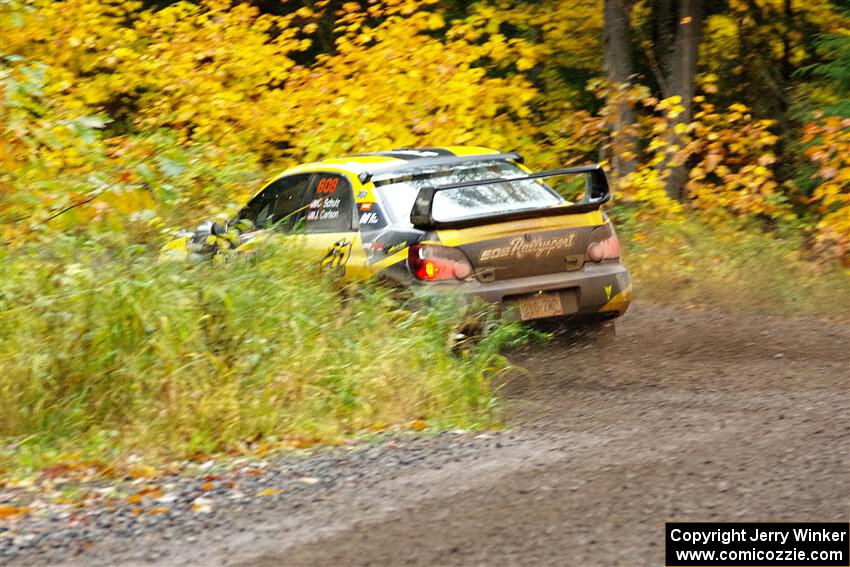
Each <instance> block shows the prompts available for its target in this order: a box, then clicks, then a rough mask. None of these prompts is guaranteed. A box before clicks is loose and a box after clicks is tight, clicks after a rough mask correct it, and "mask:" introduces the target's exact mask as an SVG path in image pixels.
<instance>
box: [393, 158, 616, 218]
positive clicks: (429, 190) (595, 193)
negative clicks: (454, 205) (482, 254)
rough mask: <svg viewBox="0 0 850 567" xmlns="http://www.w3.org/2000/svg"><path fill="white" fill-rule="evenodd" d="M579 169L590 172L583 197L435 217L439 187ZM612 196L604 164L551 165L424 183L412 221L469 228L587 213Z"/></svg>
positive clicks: (571, 171) (534, 176)
mask: <svg viewBox="0 0 850 567" xmlns="http://www.w3.org/2000/svg"><path fill="white" fill-rule="evenodd" d="M577 173H584V174H588V181H587V183H586V185H585V192H584V196H583V197H582V198H581V199H580V200H578V201H576V202H575V203H572V204H569V205H558V206H554V207H544V208H540V209H530V210H520V211H511V212H506V213H496V214H488V215H481V216H473V217H467V218H461V219H457V220H449V221H440V220H437V219H435V218H434V216H433V213H432V209H433V206H434V197H435V196H436V194H437V193H439V192H440V191H446V190H448V189H463V188H464V187H477V186H480V185H494V184H497V183H512V182H516V181H525V180H530V179H544V178H546V177H555V176H558V175H571V174H577ZM609 200H611V191H610V190H609V188H608V179H607V178H606V177H605V172H604V171H603V170H602V167H601V166H599V165H583V166H579V167H568V168H564V169H550V170H548V171H541V172H540V173H531V174H529V175H522V176H519V177H508V178H494V179H482V180H480V181H462V182H459V183H450V184H448V185H439V186H437V187H423V188H422V189H420V190H419V193H418V194H417V195H416V200H415V201H414V203H413V208H412V209H411V211H410V222H411V223H412V224H413V226H414V227H416V228H420V229H451V228H466V227H469V226H477V225H482V224H492V223H498V222H508V221H513V220H521V219H528V218H539V217H550V216H558V215H570V214H576V213H586V212H590V211H595V210H598V209H599V208H600V207H601V206H602V205H603V204H604V203H607V202H608V201H609Z"/></svg>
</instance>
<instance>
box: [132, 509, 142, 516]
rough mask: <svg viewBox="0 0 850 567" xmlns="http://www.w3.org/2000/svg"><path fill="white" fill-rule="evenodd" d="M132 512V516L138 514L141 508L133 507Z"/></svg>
mask: <svg viewBox="0 0 850 567" xmlns="http://www.w3.org/2000/svg"><path fill="white" fill-rule="evenodd" d="M132 513H133V515H134V516H139V515H141V513H142V509H141V508H133V510H132Z"/></svg>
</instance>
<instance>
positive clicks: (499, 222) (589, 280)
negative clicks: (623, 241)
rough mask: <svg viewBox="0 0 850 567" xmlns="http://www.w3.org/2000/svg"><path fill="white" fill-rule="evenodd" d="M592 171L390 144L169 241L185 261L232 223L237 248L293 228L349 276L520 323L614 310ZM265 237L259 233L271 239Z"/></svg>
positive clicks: (601, 199)
mask: <svg viewBox="0 0 850 567" xmlns="http://www.w3.org/2000/svg"><path fill="white" fill-rule="evenodd" d="M609 199H610V193H609V189H608V183H607V181H606V178H605V174H604V172H603V171H602V169H601V168H600V167H599V166H596V165H592V166H585V167H573V168H567V169H559V170H551V171H544V172H541V173H530V172H529V170H528V169H526V168H525V167H524V166H523V165H522V158H521V157H520V156H519V155H518V154H516V153H499V152H497V151H495V150H490V149H487V148H477V147H466V146H452V147H445V148H420V149H399V150H392V151H385V152H375V153H367V154H359V155H354V156H349V157H342V158H337V159H327V160H324V161H320V162H316V163H310V164H305V165H300V166H297V167H294V168H292V169H289V170H287V171H285V172H283V173H282V174H280V175H279V176H277V177H276V178H275V179H274V180H272V181H271V182H270V183H269V184H267V185H266V186H265V187H264V188H263V189H262V190H261V191H260V192H259V193H258V194H257V195H256V196H255V197H254V198H253V199H251V201H250V202H249V203H248V204H247V205H245V207H244V208H243V209H242V210H241V211H240V212H239V214H238V215H237V217H236V218H235V219H233V220H232V221H231V222H229V223H227V224H226V225H222V224H215V223H205V224H203V225H201V226H200V227H199V228H198V230H197V231H195V232H194V233H186V234H184V235H183V236H182V237H181V238H178V239H177V240H175V241H173V242H172V243H170V244H168V245H166V247H165V249H164V253H166V254H172V255H180V254H181V253H182V254H184V255H185V254H186V251H187V250H190V249H192V248H193V247H195V248H197V247H198V246H202V245H203V243H204V242H206V241H207V240H208V239H209V236H210V235H211V234H212V235H217V236H221V235H222V234H224V233H226V232H227V231H228V230H232V231H233V232H231V236H233V233H235V232H236V230H235V228H233V227H237V226H249V227H251V229H250V230H248V231H245V232H241V233H238V236H237V237H236V238H235V240H236V244H237V245H238V246H244V245H245V243H246V242H249V241H251V240H252V239H254V238H256V236H257V235H258V234H263V232H265V231H268V230H270V229H273V230H280V231H284V232H291V233H297V234H300V235H301V236H300V237H299V239H300V240H301V241H302V243H303V245H304V246H306V247H307V249H308V250H311V251H313V250H314V251H315V253H316V259H317V262H321V263H322V265H323V266H324V267H326V268H329V269H332V270H334V271H335V272H336V273H337V275H339V276H341V277H344V278H345V279H366V278H371V277H376V276H377V277H379V278H382V279H387V280H391V281H393V282H395V283H397V284H401V285H404V286H408V287H411V288H413V289H414V291H426V290H427V292H435V291H436V292H443V291H445V292H451V293H454V294H458V295H460V296H462V297H465V298H480V299H483V300H485V301H488V302H493V303H497V304H499V305H500V306H502V307H503V308H505V309H504V313H505V316H506V317H508V318H520V319H522V320H532V319H545V318H556V317H565V316H571V315H600V316H602V318H606V317H616V316H619V315H622V314H623V313H624V312H625V311H626V309H627V308H628V306H629V303H630V302H631V293H632V291H631V282H630V279H629V273H628V271H627V270H626V268H625V266H623V264H621V263H620V259H619V257H620V245H619V242H618V240H617V235H616V233H615V232H614V227H613V226H612V224H611V221H610V220H609V219H608V217H607V215H606V214H605V213H604V212H603V211H602V210H601V207H602V205H603V204H604V203H606V202H607V201H608V200H609ZM266 233H267V232H266Z"/></svg>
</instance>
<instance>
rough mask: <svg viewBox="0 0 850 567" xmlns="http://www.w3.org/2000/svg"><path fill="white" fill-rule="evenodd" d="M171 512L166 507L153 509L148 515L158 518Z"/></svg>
mask: <svg viewBox="0 0 850 567" xmlns="http://www.w3.org/2000/svg"><path fill="white" fill-rule="evenodd" d="M168 511H169V509H168V508H166V507H165V506H157V507H156V508H151V509H150V510H148V514H150V515H151V516H156V515H157V514H167V513H168Z"/></svg>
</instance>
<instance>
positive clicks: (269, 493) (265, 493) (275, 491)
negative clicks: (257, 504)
mask: <svg viewBox="0 0 850 567" xmlns="http://www.w3.org/2000/svg"><path fill="white" fill-rule="evenodd" d="M281 492H283V491H282V490H281V489H279V488H266V489H265V490H261V491H260V492H258V493H257V496H274V495H275V494H280V493H281Z"/></svg>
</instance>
